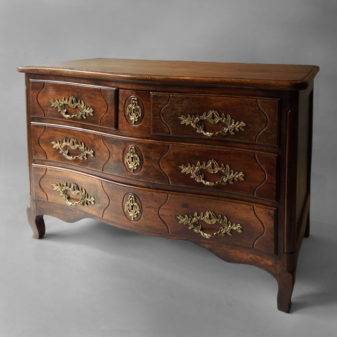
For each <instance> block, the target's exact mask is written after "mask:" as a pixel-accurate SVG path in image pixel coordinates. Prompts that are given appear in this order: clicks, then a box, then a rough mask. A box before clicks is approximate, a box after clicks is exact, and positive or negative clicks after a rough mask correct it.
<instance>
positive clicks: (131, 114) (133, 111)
mask: <svg viewBox="0 0 337 337" xmlns="http://www.w3.org/2000/svg"><path fill="white" fill-rule="evenodd" d="M126 116H127V118H128V120H129V122H130V123H131V124H132V125H135V124H138V123H139V122H140V121H141V118H142V108H141V106H140V104H139V102H138V98H137V97H131V102H130V104H129V105H128V106H127V108H126Z"/></svg>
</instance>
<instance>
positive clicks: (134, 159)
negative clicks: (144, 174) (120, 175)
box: [124, 145, 141, 173]
mask: <svg viewBox="0 0 337 337" xmlns="http://www.w3.org/2000/svg"><path fill="white" fill-rule="evenodd" d="M124 161H125V164H126V167H127V168H128V169H129V171H131V172H132V173H133V172H135V171H136V170H137V169H138V168H139V166H140V165H141V162H140V157H139V156H138V154H137V152H136V148H135V147H134V146H133V145H131V146H130V147H129V150H128V152H127V153H126V154H125V157H124Z"/></svg>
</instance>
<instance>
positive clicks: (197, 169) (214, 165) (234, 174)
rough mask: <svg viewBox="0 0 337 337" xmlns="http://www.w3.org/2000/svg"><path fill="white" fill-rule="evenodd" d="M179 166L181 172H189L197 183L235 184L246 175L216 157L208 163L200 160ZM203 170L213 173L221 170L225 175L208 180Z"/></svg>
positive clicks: (213, 184) (212, 184) (208, 184)
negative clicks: (220, 161) (219, 161)
mask: <svg viewBox="0 0 337 337" xmlns="http://www.w3.org/2000/svg"><path fill="white" fill-rule="evenodd" d="M179 168H180V171H181V173H184V174H189V175H190V178H191V179H194V180H195V181H196V182H197V183H202V184H204V185H206V186H215V185H227V184H234V183H235V182H238V181H243V180H244V177H245V175H244V173H243V172H238V171H234V170H232V169H231V167H230V166H229V165H228V164H226V165H224V164H221V165H220V164H219V163H218V162H217V161H216V160H214V159H211V160H209V161H208V162H207V163H206V162H202V163H200V162H199V161H198V162H197V164H196V165H194V164H190V163H188V164H187V165H180V166H179ZM202 170H205V171H206V172H208V173H211V174H217V173H219V172H221V173H222V174H223V176H222V177H221V178H220V179H219V180H217V181H214V182H213V181H208V180H206V179H205V174H204V173H203V172H202Z"/></svg>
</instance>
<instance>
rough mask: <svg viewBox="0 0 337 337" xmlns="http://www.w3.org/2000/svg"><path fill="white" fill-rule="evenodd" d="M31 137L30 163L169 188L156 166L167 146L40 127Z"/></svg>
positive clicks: (32, 131)
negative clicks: (49, 163) (84, 171)
mask: <svg viewBox="0 0 337 337" xmlns="http://www.w3.org/2000/svg"><path fill="white" fill-rule="evenodd" d="M31 137H32V156H33V160H47V161H53V162H57V164H58V165H61V166H72V167H73V168H74V169H80V170H81V169H89V170H94V171H95V172H97V173H100V172H103V173H106V174H109V175H112V176H113V177H120V178H122V179H123V178H124V179H125V180H126V181H129V180H134V181H135V182H136V181H145V182H152V183H162V184H168V177H167V175H166V174H165V172H163V170H162V169H161V168H160V165H159V161H160V158H161V157H162V156H163V155H164V154H165V153H166V152H167V151H168V148H169V146H168V145H166V144H161V143H158V142H151V143H148V142H147V143H146V142H145V143H144V142H141V141H124V140H121V139H119V138H116V137H113V136H110V137H109V136H102V135H98V134H95V133H93V132H88V131H85V130H81V131H77V130H72V129H69V128H66V127H51V126H41V125H32V127H31ZM95 172H94V173H95Z"/></svg>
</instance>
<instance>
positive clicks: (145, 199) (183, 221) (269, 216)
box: [32, 165, 277, 254]
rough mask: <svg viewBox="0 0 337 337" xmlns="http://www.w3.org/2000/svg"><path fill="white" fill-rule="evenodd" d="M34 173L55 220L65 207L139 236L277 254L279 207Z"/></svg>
mask: <svg viewBox="0 0 337 337" xmlns="http://www.w3.org/2000/svg"><path fill="white" fill-rule="evenodd" d="M32 172H33V185H34V198H35V200H37V201H44V202H45V201H47V202H48V203H51V204H50V208H48V210H49V211H48V213H49V214H50V215H53V205H54V206H55V207H58V206H56V205H59V206H61V207H67V208H70V209H71V210H72V211H73V212H76V211H77V210H78V211H80V212H79V213H83V212H84V213H86V214H87V215H88V216H89V217H90V216H93V217H95V218H100V219H102V221H105V222H109V223H111V224H113V225H115V226H117V227H121V228H125V229H129V230H134V231H138V232H145V233H148V234H154V235H163V236H171V237H173V238H177V239H189V240H192V241H195V242H198V241H207V242H208V245H213V244H214V245H221V246H223V245H234V246H240V247H244V248H250V249H254V250H258V251H262V252H265V253H269V254H275V253H276V242H275V241H276V240H275V238H276V221H277V219H276V209H275V208H273V207H266V206H261V205H255V204H252V203H246V202H238V201H233V200H229V199H224V198H215V197H205V196H198V195H194V194H185V193H178V192H167V191H161V190H151V189H145V188H138V187H131V186H127V185H123V184H119V183H115V182H111V181H108V180H104V179H101V178H97V177H94V176H91V175H87V174H83V173H78V172H75V171H71V170H65V169H60V168H52V167H48V166H42V165H33V169H32ZM86 214H85V215H84V216H86Z"/></svg>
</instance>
